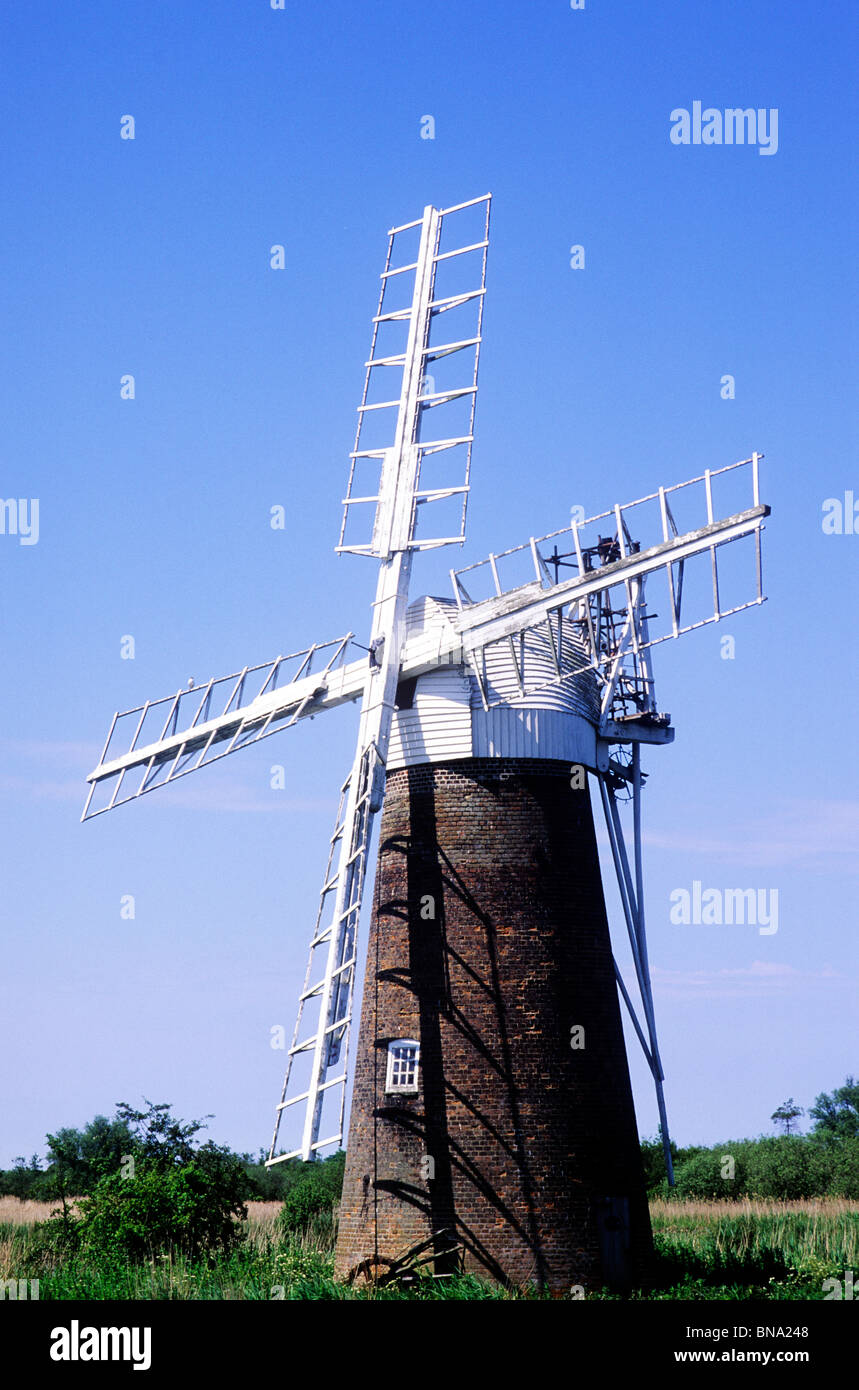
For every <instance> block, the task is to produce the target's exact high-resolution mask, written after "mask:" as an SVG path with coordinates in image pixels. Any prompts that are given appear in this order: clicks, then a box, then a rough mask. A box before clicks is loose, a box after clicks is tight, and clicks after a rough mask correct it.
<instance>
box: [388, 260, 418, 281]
mask: <svg viewBox="0 0 859 1390" xmlns="http://www.w3.org/2000/svg"><path fill="white" fill-rule="evenodd" d="M417 268H418V263H417V261H412V263H411V265H398V266H395V268H394V269H393V270H383V271H382V273H381V275H380V276H379V279H380V280H387V279H388V277H389V276H390V275H405V273H406V271H407V270H417Z"/></svg>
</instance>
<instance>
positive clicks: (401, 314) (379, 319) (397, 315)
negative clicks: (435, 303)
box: [370, 307, 412, 323]
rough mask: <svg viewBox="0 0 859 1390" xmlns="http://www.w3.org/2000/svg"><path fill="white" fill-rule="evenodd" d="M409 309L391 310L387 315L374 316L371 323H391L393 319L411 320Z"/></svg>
mask: <svg viewBox="0 0 859 1390" xmlns="http://www.w3.org/2000/svg"><path fill="white" fill-rule="evenodd" d="M411 316H412V311H411V307H409V308H408V309H392V310H391V312H390V313H389V314H374V315H373V317H372V319H371V320H370V322H371V323H393V321H394V319H408V318H411Z"/></svg>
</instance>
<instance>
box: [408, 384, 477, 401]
mask: <svg viewBox="0 0 859 1390" xmlns="http://www.w3.org/2000/svg"><path fill="white" fill-rule="evenodd" d="M476 390H477V387H476V386H458V387H456V389H455V390H452V391H433V392H431V394H430V395H428V396H418V405H443V404H444V402H445V401H455V400H458V399H459V397H460V396H473V395H474V393H475V391H476Z"/></svg>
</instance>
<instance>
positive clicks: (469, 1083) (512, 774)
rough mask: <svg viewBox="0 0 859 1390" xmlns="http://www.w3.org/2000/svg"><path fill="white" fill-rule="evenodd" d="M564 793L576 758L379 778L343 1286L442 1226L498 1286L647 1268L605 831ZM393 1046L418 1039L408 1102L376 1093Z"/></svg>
mask: <svg viewBox="0 0 859 1390" xmlns="http://www.w3.org/2000/svg"><path fill="white" fill-rule="evenodd" d="M569 783H570V777H569V768H568V766H567V765H566V764H562V763H556V762H536V761H530V760H527V761H525V760H523V761H511V760H504V761H502V760H499V759H469V760H468V761H463V762H458V763H446V764H438V765H435V766H431V765H429V764H424V765H421V766H419V767H412V768H404V769H402V770H399V771H396V772H392V773H391V774H390V776H389V778H388V784H387V790H386V795H385V804H384V808H383V813H382V823H381V832H380V851H379V862H378V867H377V873H376V886H375V892H374V904H373V914H372V921H371V926H370V936H369V942H368V956H367V971H366V980H365V987H364V1001H363V1009H362V1016H361V1025H360V1033H359V1039H358V1046H357V1057H356V1073H355V1085H354V1093H353V1100H352V1114H351V1121H350V1129H349V1142H348V1148H347V1160H346V1177H345V1183H344V1190H343V1201H342V1206H341V1217H340V1236H339V1240H338V1246H337V1272H338V1275H339V1276H341V1277H343V1276H345V1275H346V1274H347V1273H348V1272H349V1271H350V1270H351V1269H353V1268H354V1266H355V1265H357V1264H358V1263H359V1262H360V1261H361V1260H364V1259H366V1258H368V1257H374V1256H376V1255H379V1256H381V1257H383V1258H389V1259H391V1258H394V1257H396V1256H398V1255H400V1254H402V1253H403V1252H404V1251H405V1250H406V1249H407V1248H408V1247H409V1246H411V1245H413V1244H415V1243H417V1242H418V1241H421V1240H424V1239H426V1238H428V1237H429V1236H430V1235H431V1234H432V1233H433V1232H434V1231H435V1232H439V1231H441V1230H444V1229H447V1230H453V1231H455V1233H456V1240H457V1241H458V1242H459V1243H460V1244H462V1245H463V1246H464V1248H465V1264H466V1267H467V1268H469V1269H472V1270H474V1271H476V1272H480V1273H482V1274H484V1275H489V1276H490V1277H493V1278H496V1279H498V1280H502V1281H509V1282H512V1283H516V1284H522V1283H525V1282H527V1281H528V1280H532V1279H533V1280H535V1281H536V1282H537V1283H538V1284H540V1285H543V1286H546V1287H549V1288H552V1289H553V1290H559V1291H560V1290H564V1289H568V1288H569V1287H570V1286H571V1285H572V1284H581V1285H583V1286H584V1287H585V1288H586V1289H588V1288H594V1287H599V1286H600V1285H601V1284H602V1283H603V1282H606V1281H608V1280H609V1279H612V1280H613V1281H614V1282H616V1283H619V1284H623V1282H624V1281H625V1280H626V1279H628V1278H636V1277H637V1276H638V1275H640V1274H641V1272H642V1269H643V1267H644V1265H645V1263H646V1261H647V1258H648V1255H649V1252H650V1226H649V1219H648V1215H647V1205H646V1201H645V1198H644V1187H643V1180H642V1172H641V1164H640V1158H639V1151H638V1139H637V1131H636V1125H635V1116H634V1112H633V1105H632V1095H631V1090H630V1084H629V1075H628V1070H627V1062H626V1053H625V1048H624V1042H623V1034H622V1030H621V1022H620V1011H619V1004H618V997H617V986H616V983H615V978H614V971H613V966H612V958H611V948H610V944H609V937H608V930H607V926H606V917H605V906H604V902H603V894H602V886H601V881H600V874H599V866H598V860H597V851H596V842H595V838H594V828H593V819H592V816H591V811H590V803H589V799H588V795H587V792H586V791H575V790H572V789H571V787H570V784H569ZM427 898H431V899H433V900H434V905H435V915H434V918H433V917H431V916H430V915H429V912H430V910H431V909H430V908H429V906H428V904H427V903H426V899H427ZM573 1025H581V1026H582V1027H583V1028H584V1030H585V1033H584V1042H585V1046H584V1048H583V1049H579V1050H574V1049H573V1048H572V1047H571V1045H570V1030H571V1027H572V1026H573ZM398 1037H409V1038H411V1037H413V1038H416V1039H419V1040H420V1043H421V1062H420V1072H419V1085H420V1089H419V1091H418V1093H417V1094H416V1095H396V1096H389V1095H386V1093H385V1080H386V1066H387V1043H388V1041H389V1040H390V1039H392V1038H398ZM427 1157H429V1158H431V1159H432V1160H433V1162H434V1171H433V1174H432V1176H431V1177H429V1176H427V1174H428V1173H429V1171H430V1170H429V1167H428V1165H427V1164H426V1162H425V1160H426V1158H427ZM612 1231H613V1232H614V1234H612ZM444 1244H445V1241H444V1239H443V1238H439V1240H438V1243H437V1248H438V1250H439V1251H441V1250H442V1249H443V1246H444ZM444 1267H446V1266H445V1262H444V1260H443V1258H441V1256H440V1258H439V1261H438V1264H437V1268H438V1269H443V1268H444Z"/></svg>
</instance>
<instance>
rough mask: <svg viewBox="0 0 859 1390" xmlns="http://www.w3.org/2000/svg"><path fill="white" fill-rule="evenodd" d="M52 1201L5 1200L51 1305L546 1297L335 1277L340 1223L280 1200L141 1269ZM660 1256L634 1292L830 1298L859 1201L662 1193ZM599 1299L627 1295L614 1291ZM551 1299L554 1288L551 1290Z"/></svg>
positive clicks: (4, 1275)
mask: <svg viewBox="0 0 859 1390" xmlns="http://www.w3.org/2000/svg"><path fill="white" fill-rule="evenodd" d="M52 1209H53V1204H51V1203H45V1202H32V1201H25V1202H19V1201H18V1199H17V1198H14V1197H13V1198H2V1199H0V1279H12V1278H15V1279H23V1278H37V1279H39V1283H40V1297H41V1299H43V1300H65V1299H95V1300H101V1299H159V1300H161V1299H177V1300H187V1299H194V1300H209V1299H216V1300H257V1301H269V1300H270V1299H272V1298H284V1299H287V1300H308V1299H311V1300H326V1301H352V1300H367V1299H373V1300H378V1301H388V1300H391V1299H404V1298H405V1299H409V1300H419V1301H430V1300H432V1301H436V1300H439V1301H441V1300H451V1299H455V1300H497V1299H522V1298H527V1299H535V1298H539V1297H541V1295H539V1294H537V1293H536V1292H535V1291H533V1290H531V1291H529V1290H524V1291H522V1290H520V1291H515V1290H512V1291H511V1290H503V1289H500V1288H498V1287H497V1286H495V1285H493V1284H490V1283H488V1282H485V1281H483V1280H480V1279H478V1278H476V1277H474V1276H471V1275H462V1276H457V1277H456V1278H454V1279H451V1280H433V1279H430V1278H425V1279H420V1280H419V1281H418V1283H417V1285H414V1286H411V1287H409V1288H405V1289H403V1288H397V1287H391V1288H374V1287H366V1286H365V1287H362V1288H350V1287H348V1286H347V1285H344V1284H340V1283H337V1282H335V1280H334V1277H333V1245H334V1221H333V1218H332V1217H331V1216H329V1217H327V1219H326V1218H325V1217H323V1218H317V1219H316V1221H315V1224H311V1225H309V1226H308V1227H307V1228H305V1230H304V1231H303V1232H301V1233H299V1234H298V1235H291V1236H289V1237H284V1236H283V1235H282V1234H281V1233H280V1232H279V1231H278V1229H277V1215H278V1212H279V1211H280V1203H279V1202H252V1203H249V1204H248V1220H247V1222H246V1223H244V1227H245V1239H244V1241H243V1243H242V1245H241V1246H240V1248H239V1249H238V1250H236V1251H235V1253H234V1254H232V1255H231V1256H229V1257H228V1258H222V1259H220V1260H217V1261H213V1262H210V1263H207V1262H205V1261H199V1260H198V1261H190V1260H187V1259H185V1257H184V1256H183V1255H181V1254H180V1253H178V1252H173V1253H171V1254H169V1255H162V1256H159V1257H158V1258H156V1259H153V1260H150V1261H145V1262H142V1263H137V1264H129V1263H127V1262H122V1261H114V1262H111V1261H109V1260H104V1259H99V1260H95V1259H92V1258H90V1259H87V1258H84V1257H78V1258H69V1257H62V1256H60V1255H58V1253H57V1251H56V1250H55V1249H54V1248H52V1247H51V1245H50V1244H49V1243H47V1242H46V1240H45V1238H44V1228H42V1227H40V1226H39V1224H38V1223H39V1222H43V1221H45V1220H46V1218H47V1217H48V1216H49V1215H50V1212H51V1210H52ZM651 1219H652V1223H653V1231H654V1244H655V1247H656V1262H655V1267H654V1273H653V1278H652V1281H651V1285H650V1287H648V1288H647V1289H644V1290H638V1291H637V1292H636V1293H634V1294H633V1295H632V1297H633V1298H634V1299H652V1300H660V1301H666V1300H693V1301H695V1300H736V1299H749V1298H764V1299H768V1300H794V1299H805V1298H814V1299H820V1298H822V1297H823V1290H822V1285H823V1280H824V1279H826V1278H829V1277H831V1276H835V1277H840V1276H841V1275H842V1272H843V1271H844V1270H845V1269H856V1268H857V1265H859V1202H850V1201H845V1200H842V1199H838V1198H820V1199H817V1200H814V1201H799V1202H774V1201H748V1200H746V1201H737V1202H725V1201H722V1202H701V1201H683V1200H678V1199H673V1200H664V1199H654V1200H653V1201H652V1202H651ZM588 1296H589V1297H592V1298H598V1299H599V1298H601V1299H611V1300H618V1295H612V1294H608V1293H607V1292H605V1291H603V1292H600V1293H597V1292H594V1293H590V1294H589V1295H588ZM543 1297H548V1295H543Z"/></svg>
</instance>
